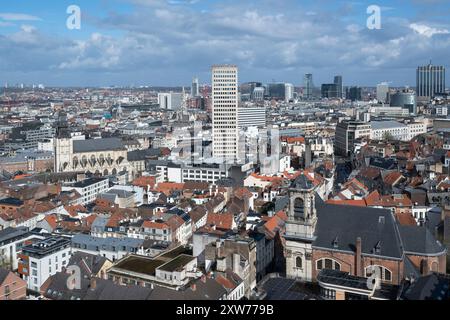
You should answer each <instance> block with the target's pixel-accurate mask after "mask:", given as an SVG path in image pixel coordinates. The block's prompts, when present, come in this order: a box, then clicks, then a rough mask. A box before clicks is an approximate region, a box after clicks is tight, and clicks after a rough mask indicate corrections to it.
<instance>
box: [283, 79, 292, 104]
mask: <svg viewBox="0 0 450 320" xmlns="http://www.w3.org/2000/svg"><path fill="white" fill-rule="evenodd" d="M284 90H285V94H284V100H285V101H286V102H289V101H290V100H292V99H294V85H293V84H292V83H285V85H284Z"/></svg>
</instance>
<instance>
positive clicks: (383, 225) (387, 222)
mask: <svg viewBox="0 0 450 320" xmlns="http://www.w3.org/2000/svg"><path fill="white" fill-rule="evenodd" d="M316 207H317V215H318V221H317V226H316V234H315V235H316V236H317V238H316V240H315V241H314V242H313V246H314V247H318V248H326V249H329V250H341V251H348V252H352V253H353V252H355V251H356V239H357V238H358V237H360V238H361V240H362V242H361V245H362V247H361V251H362V254H370V255H378V256H384V257H391V258H394V259H400V258H401V257H402V255H403V252H402V249H401V246H402V244H401V239H400V236H399V234H398V232H397V229H396V222H395V219H394V216H393V214H392V213H391V211H390V210H386V209H375V208H368V207H365V208H362V207H355V206H340V205H330V204H325V203H323V202H321V201H317V202H316ZM335 240H337V247H335V246H334V242H335ZM377 244H380V245H381V250H380V251H379V252H375V250H374V249H375V247H376V246H377Z"/></svg>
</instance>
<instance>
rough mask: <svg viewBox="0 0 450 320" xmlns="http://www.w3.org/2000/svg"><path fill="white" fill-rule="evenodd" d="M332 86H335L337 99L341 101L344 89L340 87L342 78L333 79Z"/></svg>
mask: <svg viewBox="0 0 450 320" xmlns="http://www.w3.org/2000/svg"><path fill="white" fill-rule="evenodd" d="M334 84H335V85H336V93H337V97H338V98H339V99H342V95H343V93H344V87H343V86H342V76H335V77H334Z"/></svg>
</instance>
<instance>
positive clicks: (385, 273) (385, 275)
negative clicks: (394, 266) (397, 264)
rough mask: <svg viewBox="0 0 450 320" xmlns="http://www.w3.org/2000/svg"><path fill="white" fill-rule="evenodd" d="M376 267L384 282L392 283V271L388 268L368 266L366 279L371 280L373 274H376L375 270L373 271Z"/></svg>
mask: <svg viewBox="0 0 450 320" xmlns="http://www.w3.org/2000/svg"><path fill="white" fill-rule="evenodd" d="M374 267H376V268H379V270H380V275H381V280H382V281H387V282H390V281H392V272H391V270H389V269H388V268H385V267H383V266H377V265H371V266H368V267H366V268H365V274H366V278H369V277H370V276H371V275H372V273H373V272H374V269H373V268H374Z"/></svg>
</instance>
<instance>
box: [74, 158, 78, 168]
mask: <svg viewBox="0 0 450 320" xmlns="http://www.w3.org/2000/svg"><path fill="white" fill-rule="evenodd" d="M73 167H74V168H76V167H78V157H73Z"/></svg>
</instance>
